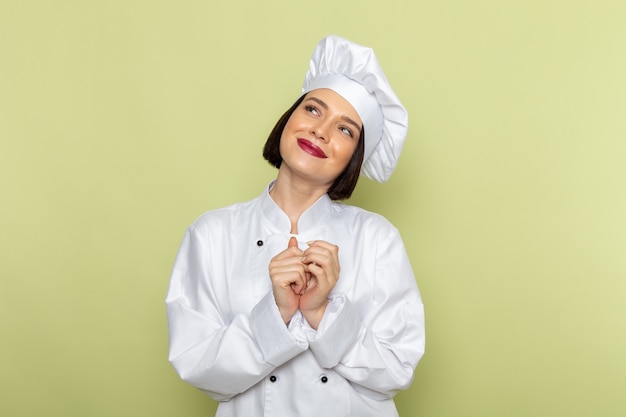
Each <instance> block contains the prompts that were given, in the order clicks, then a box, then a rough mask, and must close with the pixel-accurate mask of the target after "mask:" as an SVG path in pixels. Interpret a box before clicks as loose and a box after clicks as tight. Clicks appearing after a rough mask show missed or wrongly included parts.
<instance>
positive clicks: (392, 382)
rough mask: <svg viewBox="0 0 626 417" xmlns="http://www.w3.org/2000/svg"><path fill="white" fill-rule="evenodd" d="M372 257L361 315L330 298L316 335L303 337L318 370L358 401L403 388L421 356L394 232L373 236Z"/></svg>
mask: <svg viewBox="0 0 626 417" xmlns="http://www.w3.org/2000/svg"><path fill="white" fill-rule="evenodd" d="M372 256H375V258H376V267H375V277H374V282H375V283H376V284H375V288H374V289H373V291H374V293H373V294H372V300H373V301H372V303H371V305H369V306H368V308H367V310H366V311H358V309H357V308H356V306H355V305H354V304H353V303H352V302H351V300H350V299H349V298H348V297H347V296H346V295H344V294H335V295H334V296H333V297H331V299H330V304H329V308H328V309H327V311H326V313H325V315H324V318H323V319H322V321H321V323H320V326H319V329H318V331H317V332H316V333H315V332H311V331H310V330H309V331H308V332H307V334H308V337H309V340H310V349H311V351H312V352H313V353H314V355H315V356H316V358H317V360H318V362H319V363H320V365H321V366H323V367H325V368H332V369H334V370H335V371H336V372H337V373H339V374H340V375H342V376H343V377H344V378H346V379H347V380H348V381H350V383H351V384H352V386H353V388H354V389H355V390H357V391H358V392H360V393H361V394H362V395H366V396H369V397H371V398H374V399H386V398H390V397H393V396H394V395H395V394H396V393H397V392H398V390H400V389H406V388H408V387H409V385H410V384H411V382H412V380H413V375H414V369H415V367H416V366H417V363H418V362H419V360H420V359H421V357H422V356H423V354H424V346H425V333H424V307H423V304H422V300H421V296H420V293H419V290H418V288H417V285H416V282H415V277H414V275H413V271H412V269H411V265H410V263H409V259H408V256H407V254H406V250H405V248H404V244H403V243H402V239H401V238H400V235H399V233H398V232H397V229H395V228H393V227H392V230H391V231H389V230H386V231H385V232H384V233H379V236H378V239H377V245H376V247H375V249H374V253H372ZM356 283H357V284H356V285H358V279H357V280H356Z"/></svg>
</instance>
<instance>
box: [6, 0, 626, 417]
mask: <svg viewBox="0 0 626 417" xmlns="http://www.w3.org/2000/svg"><path fill="white" fill-rule="evenodd" d="M624 22H626V3H625V2H623V1H622V0H615V1H610V0H597V1H586V2H585V1H575V0H574V1H568V0H531V1H528V0H527V1H522V0H512V1H495V0H494V1H487V0H483V1H463V0H406V1H400V0H387V1H384V2H380V1H363V0H359V1H356V0H352V1H342V2H338V1H334V0H333V1H328V0H322V1H317V2H294V1H286V0H285V1H271V0H270V1H262V2H260V1H259V2H257V1H246V2H217V1H190V0H183V1H149V0H137V1H128V0H126V1H121V0H113V1H78V0H75V1H62V0H58V1H32V0H30V1H29V0H22V1H18V0H14V1H10V0H3V1H1V2H0V187H1V188H0V274H1V279H0V361H1V369H0V392H1V394H0V415H2V416H7V417H12V416H53V417H56V416H59V417H61V416H81V417H84V416H94V417H95V416H112V417H113V416H115V417H118V416H208V415H212V411H211V410H212V409H214V407H215V405H214V403H213V402H212V401H211V400H210V399H208V398H207V397H205V396H204V395H203V394H201V393H199V392H198V391H196V390H195V389H194V388H192V387H190V386H187V385H185V384H184V383H183V382H181V381H180V380H179V379H178V377H177V376H176V374H175V373H174V371H173V370H172V369H171V367H170V365H169V364H168V362H167V329H166V321H165V309H164V302H163V300H164V297H165V293H166V290H167V284H168V280H169V272H170V269H171V266H172V262H173V259H174V256H175V254H176V250H177V248H178V245H179V243H180V240H181V238H182V235H183V232H184V229H185V227H186V226H187V225H188V224H190V223H191V222H192V221H193V220H194V219H195V218H196V217H197V216H198V215H200V214H201V213H202V212H203V211H205V210H208V209H211V208H216V207H221V206H224V205H227V204H231V203H234V202H237V201H245V200H248V199H251V198H253V197H255V196H257V195H258V194H259V193H260V192H261V190H262V188H263V187H264V186H265V185H266V184H267V183H268V182H269V181H270V180H271V179H272V178H273V177H274V175H275V170H274V169H273V168H271V167H270V166H269V165H268V164H267V163H266V162H265V161H264V160H263V159H262V157H261V155H260V152H261V148H262V145H263V143H264V141H265V138H266V137H267V133H268V132H269V130H270V129H271V127H272V126H273V124H274V122H275V121H276V119H277V118H278V116H279V115H280V114H281V113H282V111H284V110H285V109H286V108H287V107H288V106H289V105H290V104H291V103H292V101H293V100H295V98H296V97H297V96H298V95H299V91H300V85H301V82H302V79H303V77H304V73H305V71H306V69H307V67H308V58H309V56H310V54H311V53H312V51H313V48H314V47H315V45H316V43H317V41H318V40H319V39H320V38H321V37H322V36H324V35H326V34H329V33H335V34H339V35H342V36H345V37H347V38H349V39H352V40H354V41H355V42H358V43H361V44H365V45H368V46H372V47H373V48H374V49H375V50H376V51H377V55H378V57H379V60H380V61H381V63H382V66H383V68H384V69H385V71H386V73H387V76H388V78H389V79H390V81H391V82H392V84H393V86H394V88H395V90H396V91H397V93H398V95H399V96H400V98H401V99H402V100H403V102H404V104H405V105H406V107H407V108H408V110H409V114H410V117H411V118H410V121H411V125H410V132H409V136H408V140H407V143H406V146H405V152H404V153H403V155H402V158H401V159H400V164H399V166H398V169H397V171H396V173H395V175H394V176H393V177H392V179H391V180H390V181H389V182H388V183H386V184H382V185H381V184H377V183H374V182H372V181H369V180H367V179H362V180H361V182H360V184H359V186H358V188H357V190H356V192H355V195H354V196H353V198H352V199H351V203H353V204H356V205H360V206H362V207H364V208H366V209H369V210H372V211H376V212H379V213H381V214H383V215H384V216H386V217H387V218H388V219H389V220H391V221H392V222H393V223H394V224H395V225H396V226H397V227H398V228H399V229H400V231H401V233H402V235H403V237H404V239H405V243H406V247H407V250H408V252H409V254H410V258H411V261H412V264H413V267H414V270H415V273H416V276H417V279H418V283H419V285H420V288H421V290H422V293H423V298H424V302H425V305H426V320H427V349H426V355H425V357H424V359H423V361H422V362H421V363H420V365H419V366H418V368H417V373H416V378H415V382H414V383H413V385H412V387H411V388H410V389H409V390H408V391H405V392H402V393H400V394H399V395H398V397H397V404H398V408H399V410H400V413H401V415H403V416H419V417H473V416H477V417H478V416H480V417H483V416H507V417H508V416H511V417H513V416H520V417H521V416H524V417H527V416H532V417H538V416H549V417H552V416H568V417H573V416H581V417H582V416H610V417H613V416H615V417H617V416H624V415H626V399H625V398H626V397H625V396H624V392H626V302H624V299H625V295H626V259H625V258H626V256H625V255H626V185H625V184H626V75H625V74H626V25H625V24H624Z"/></svg>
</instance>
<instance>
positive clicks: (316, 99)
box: [307, 97, 328, 110]
mask: <svg viewBox="0 0 626 417" xmlns="http://www.w3.org/2000/svg"><path fill="white" fill-rule="evenodd" d="M307 100H313V101H314V102H316V103H317V104H319V105H320V106H322V107H323V108H324V109H326V110H328V104H326V103H324V102H323V101H322V100H320V99H319V98H317V97H308V98H307Z"/></svg>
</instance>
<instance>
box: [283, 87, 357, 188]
mask: <svg viewBox="0 0 626 417" xmlns="http://www.w3.org/2000/svg"><path fill="white" fill-rule="evenodd" d="M362 126H363V123H362V122H361V118H360V117H359V115H358V114H357V112H356V110H354V108H353V107H352V105H351V104H350V103H348V101H346V100H345V99H344V98H343V97H342V96H340V95H339V94H337V93H335V92H334V91H332V90H329V89H326V88H321V89H317V90H313V91H311V92H309V93H308V94H307V95H306V96H305V97H304V100H302V103H300V105H299V106H298V107H297V108H296V110H295V111H294V112H293V114H292V115H291V117H290V118H289V121H288V122H287V124H286V125H285V128H284V129H283V133H282V136H281V139H280V154H281V156H282V158H283V162H282V164H281V167H280V169H281V170H283V169H285V170H289V171H291V174H294V175H297V176H299V177H301V178H304V179H306V180H309V181H312V182H314V183H315V184H317V185H326V186H328V187H330V186H331V185H332V183H333V182H334V181H335V179H336V178H337V177H338V176H339V175H340V174H341V173H342V172H343V170H344V169H345V168H346V166H347V165H348V162H349V161H350V158H351V157H352V154H353V153H354V151H355V150H356V147H357V144H358V143H359V136H360V133H361V129H362Z"/></svg>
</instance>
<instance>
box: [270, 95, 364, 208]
mask: <svg viewBox="0 0 626 417" xmlns="http://www.w3.org/2000/svg"><path fill="white" fill-rule="evenodd" d="M305 96H306V94H304V95H302V96H300V98H298V99H297V100H296V102H295V103H293V105H292V106H291V107H290V108H289V109H288V110H287V111H286V112H285V113H284V114H283V115H282V116H281V117H280V119H278V122H276V125H274V128H273V129H272V131H271V132H270V135H269V136H268V138H267V141H266V142H265V146H264V147H263V158H265V159H266V160H267V161H268V162H269V163H270V164H271V165H273V166H274V167H275V168H280V165H281V164H282V162H283V157H282V156H281V155H280V138H281V136H282V135H283V129H285V125H286V124H287V122H288V121H289V118H290V117H291V115H292V114H293V112H294V111H296V109H297V108H298V106H299V105H300V103H302V101H303V100H304V97H305ZM364 154H365V129H364V128H363V127H362V128H361V132H360V134H359V143H358V144H357V146H356V149H355V151H354V153H353V154H352V158H350V161H348V165H347V166H346V168H345V169H344V170H343V172H342V173H341V174H339V176H338V177H337V178H336V179H335V182H333V184H332V185H331V186H330V188H329V189H328V191H327V192H326V193H327V194H328V196H329V197H330V198H331V200H345V199H346V198H350V196H351V195H352V192H353V191H354V189H355V188H356V183H357V182H358V180H359V174H360V173H361V165H363V155H364Z"/></svg>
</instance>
